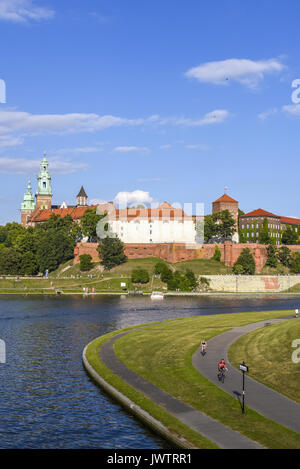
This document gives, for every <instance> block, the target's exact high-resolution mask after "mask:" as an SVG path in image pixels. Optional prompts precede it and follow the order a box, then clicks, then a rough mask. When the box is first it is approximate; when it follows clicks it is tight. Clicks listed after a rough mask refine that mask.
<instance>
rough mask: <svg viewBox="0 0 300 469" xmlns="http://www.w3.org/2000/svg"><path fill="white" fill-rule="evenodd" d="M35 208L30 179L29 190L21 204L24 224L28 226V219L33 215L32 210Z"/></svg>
mask: <svg viewBox="0 0 300 469" xmlns="http://www.w3.org/2000/svg"><path fill="white" fill-rule="evenodd" d="M34 210H35V201H34V195H33V194H32V190H31V182H30V179H29V181H28V186H27V191H26V192H25V194H24V199H23V202H22V204H21V223H22V225H23V226H27V224H28V220H29V219H30V217H31V214H32V212H33V211H34Z"/></svg>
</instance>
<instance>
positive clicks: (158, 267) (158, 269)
mask: <svg viewBox="0 0 300 469" xmlns="http://www.w3.org/2000/svg"><path fill="white" fill-rule="evenodd" d="M166 268H168V267H167V265H166V264H165V262H164V261H158V262H157V263H156V264H155V266H154V274H155V275H161V274H162V273H163V271H164V270H165V269H166Z"/></svg>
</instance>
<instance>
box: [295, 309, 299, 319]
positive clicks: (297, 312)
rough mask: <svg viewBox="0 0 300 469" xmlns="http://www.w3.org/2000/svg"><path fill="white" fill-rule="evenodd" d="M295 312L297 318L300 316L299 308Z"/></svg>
mask: <svg viewBox="0 0 300 469" xmlns="http://www.w3.org/2000/svg"><path fill="white" fill-rule="evenodd" d="M295 313H296V318H298V314H299V311H298V309H296V310H295Z"/></svg>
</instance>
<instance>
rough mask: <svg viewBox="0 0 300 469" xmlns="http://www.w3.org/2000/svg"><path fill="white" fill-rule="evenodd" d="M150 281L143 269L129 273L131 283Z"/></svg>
mask: <svg viewBox="0 0 300 469" xmlns="http://www.w3.org/2000/svg"><path fill="white" fill-rule="evenodd" d="M149 280H150V277H149V274H148V271H147V270H145V269H141V268H139V269H134V270H133V271H132V273H131V281H132V283H148V282H149Z"/></svg>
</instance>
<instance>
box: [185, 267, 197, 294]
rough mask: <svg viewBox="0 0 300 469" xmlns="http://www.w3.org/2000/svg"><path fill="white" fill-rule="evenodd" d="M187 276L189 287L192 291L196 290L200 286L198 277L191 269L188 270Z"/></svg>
mask: <svg viewBox="0 0 300 469" xmlns="http://www.w3.org/2000/svg"><path fill="white" fill-rule="evenodd" d="M185 276H186V278H187V279H188V281H189V286H190V288H191V289H192V290H195V289H196V288H197V286H198V281H197V279H196V276H195V274H194V272H193V271H192V270H191V269H187V270H186V271H185Z"/></svg>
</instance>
